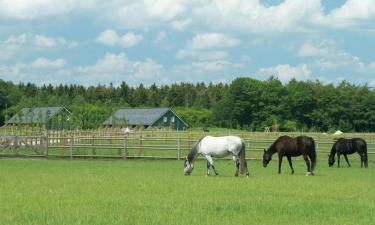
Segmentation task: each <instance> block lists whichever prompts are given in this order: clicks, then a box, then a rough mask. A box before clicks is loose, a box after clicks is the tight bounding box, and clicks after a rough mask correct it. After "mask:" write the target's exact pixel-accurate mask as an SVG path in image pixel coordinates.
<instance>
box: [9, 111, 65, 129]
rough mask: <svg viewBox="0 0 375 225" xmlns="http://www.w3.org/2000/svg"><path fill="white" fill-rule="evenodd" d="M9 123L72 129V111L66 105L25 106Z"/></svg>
mask: <svg viewBox="0 0 375 225" xmlns="http://www.w3.org/2000/svg"><path fill="white" fill-rule="evenodd" d="M6 124H7V125H23V126H40V125H42V126H43V127H45V128H46V129H53V130H63V129H70V124H71V113H70V111H69V110H67V109H66V108H65V107H35V108H23V109H21V110H20V111H19V112H18V113H17V114H15V115H14V116H13V117H12V118H11V119H10V120H8V121H6Z"/></svg>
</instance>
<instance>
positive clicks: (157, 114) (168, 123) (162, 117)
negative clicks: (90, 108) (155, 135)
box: [103, 108, 188, 130]
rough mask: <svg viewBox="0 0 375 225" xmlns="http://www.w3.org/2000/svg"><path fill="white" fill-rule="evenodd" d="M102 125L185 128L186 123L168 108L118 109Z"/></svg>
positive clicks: (186, 126)
mask: <svg viewBox="0 0 375 225" xmlns="http://www.w3.org/2000/svg"><path fill="white" fill-rule="evenodd" d="M103 125H105V126H110V127H112V126H119V127H127V126H129V127H133V128H134V127H140V126H143V127H144V128H146V129H147V128H149V127H156V128H172V129H175V130H186V129H187V128H188V125H187V124H186V123H185V122H184V121H183V120H182V119H181V118H180V117H178V116H177V115H176V113H175V112H173V111H172V110H171V109H170V108H129V109H119V110H117V111H116V112H115V113H114V114H113V115H112V116H110V117H109V118H108V119H107V120H106V121H104V123H103Z"/></svg>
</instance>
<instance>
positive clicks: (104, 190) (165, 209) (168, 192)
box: [0, 156, 375, 225]
mask: <svg viewBox="0 0 375 225" xmlns="http://www.w3.org/2000/svg"><path fill="white" fill-rule="evenodd" d="M350 160H351V163H352V168H347V167H346V165H345V164H344V163H342V165H344V166H345V167H344V168H340V169H338V168H336V167H335V168H328V166H327V163H326V160H325V159H324V160H323V159H320V160H319V161H318V165H317V169H316V176H313V177H306V176H305V173H306V169H305V165H304V163H303V162H302V161H301V160H298V161H294V164H295V171H296V173H295V174H294V175H290V170H289V166H288V165H287V161H286V160H284V164H283V174H281V175H277V168H276V164H277V162H276V161H272V162H271V163H270V165H269V167H268V168H266V169H264V168H263V167H262V165H261V162H260V161H249V162H248V163H249V168H250V173H251V176H250V177H249V178H248V179H247V178H245V177H238V178H236V177H234V176H233V174H234V165H233V162H231V161H225V160H220V161H215V163H216V167H217V169H218V171H219V173H220V175H219V176H217V177H214V176H211V177H205V176H204V174H205V161H203V160H201V161H198V162H197V163H196V166H195V170H194V171H193V173H192V175H191V176H184V175H183V161H174V160H173V161H172V160H170V161H168V160H128V161H122V160H113V161H110V160H109V161H102V160H44V159H0V224H1V225H3V224H4V225H13V224H22V225H26V224H38V225H39V224H53V225H55V224H90V225H94V224H132V225H133V224H142V225H144V224H162V225H165V224H173V225H178V224H189V225H192V224H204V225H209V224H216V225H217V224H231V225H232V224H236V225H237V224H373V223H374V216H375V188H374V184H375V164H374V163H373V162H372V161H370V163H369V168H368V169H361V168H359V159H358V157H357V156H351V157H350ZM343 162H344V160H343Z"/></svg>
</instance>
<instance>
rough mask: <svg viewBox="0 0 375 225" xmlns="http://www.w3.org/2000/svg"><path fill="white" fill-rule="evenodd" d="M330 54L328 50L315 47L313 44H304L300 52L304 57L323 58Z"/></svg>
mask: <svg viewBox="0 0 375 225" xmlns="http://www.w3.org/2000/svg"><path fill="white" fill-rule="evenodd" d="M327 53H328V50H327V49H326V48H324V47H322V46H315V45H313V44H311V43H308V42H306V43H304V44H303V45H302V46H301V48H300V49H299V50H298V55H299V56H303V57H308V56H323V55H325V54H327Z"/></svg>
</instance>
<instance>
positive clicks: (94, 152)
mask: <svg viewBox="0 0 375 225" xmlns="http://www.w3.org/2000/svg"><path fill="white" fill-rule="evenodd" d="M91 138H92V140H91V155H92V156H94V155H96V150H95V147H94V142H95V140H94V139H95V135H94V134H92V136H91Z"/></svg>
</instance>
